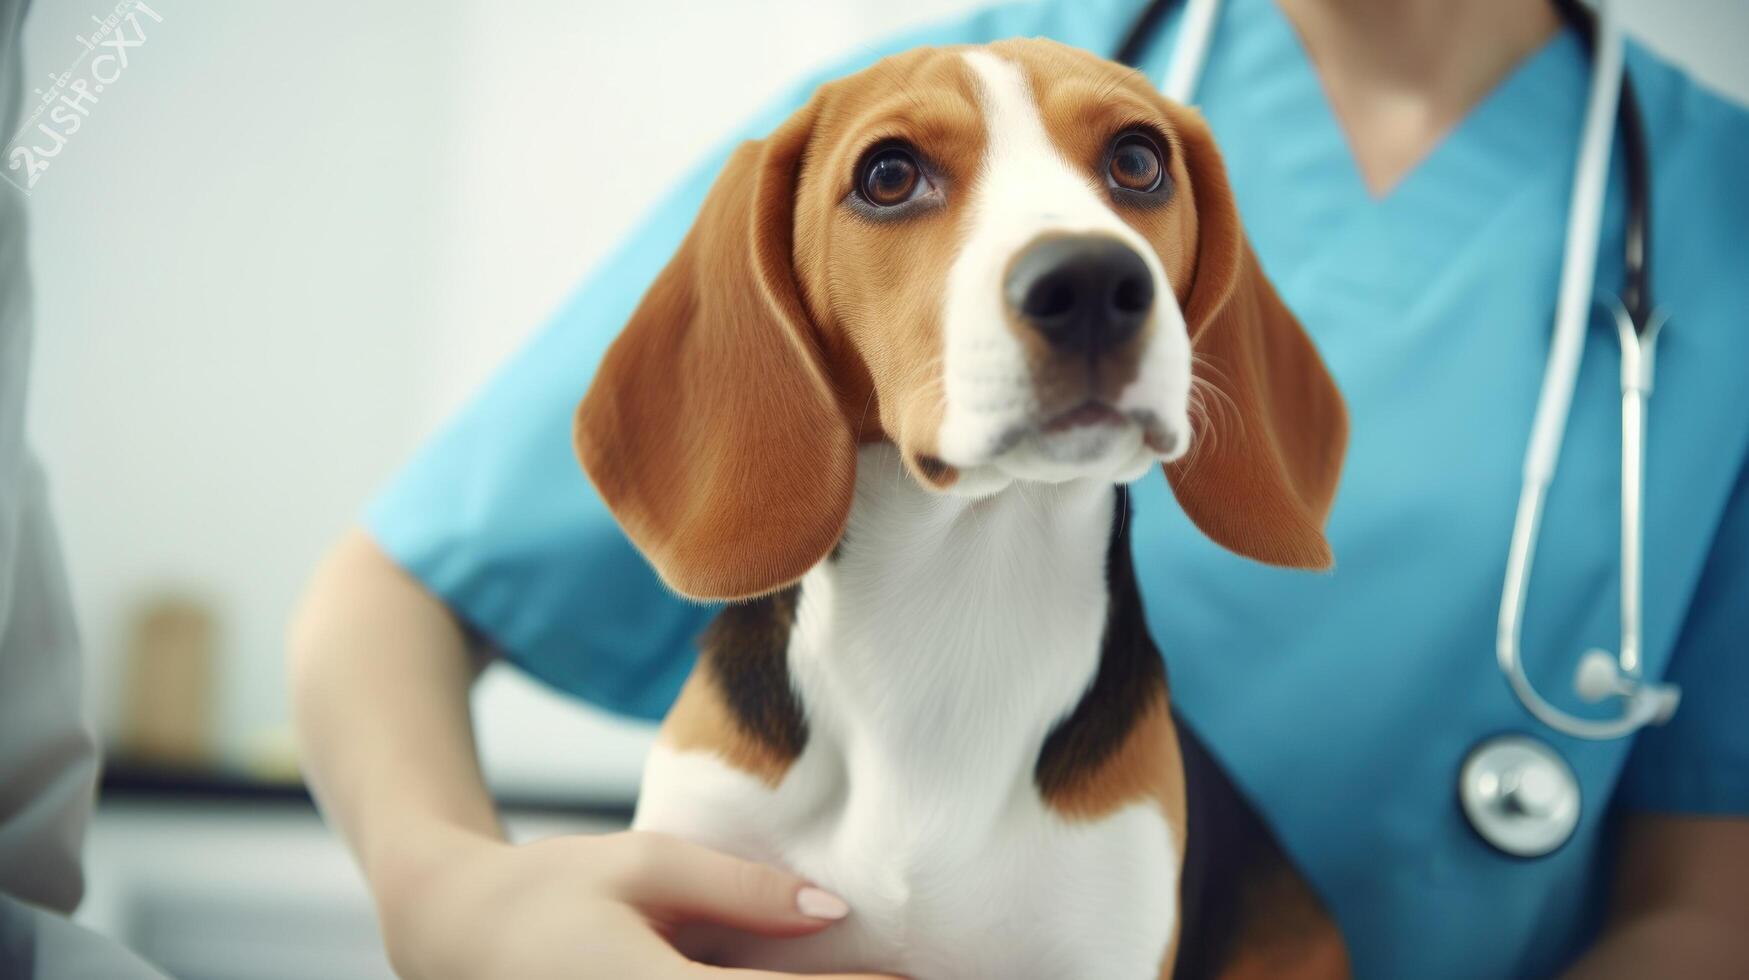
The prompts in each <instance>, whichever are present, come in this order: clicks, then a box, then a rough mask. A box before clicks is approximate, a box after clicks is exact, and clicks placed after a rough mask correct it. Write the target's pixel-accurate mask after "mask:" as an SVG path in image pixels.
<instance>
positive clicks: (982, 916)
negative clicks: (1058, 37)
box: [576, 41, 1347, 980]
mask: <svg viewBox="0 0 1749 980" xmlns="http://www.w3.org/2000/svg"><path fill="white" fill-rule="evenodd" d="M1134 134H1142V136H1143V137H1144V139H1145V141H1146V142H1148V143H1149V144H1150V145H1152V146H1153V147H1154V148H1155V150H1156V151H1158V155H1159V156H1160V157H1163V159H1160V160H1158V163H1159V164H1160V165H1161V166H1162V167H1163V168H1164V177H1163V179H1162V180H1161V181H1160V186H1158V187H1155V188H1150V189H1148V190H1147V191H1146V192H1145V193H1144V192H1137V191H1136V189H1135V188H1130V187H1126V186H1122V185H1120V184H1119V183H1114V182H1113V175H1114V174H1116V173H1117V171H1115V170H1113V162H1112V156H1113V153H1114V149H1113V147H1114V144H1116V143H1117V142H1118V141H1121V140H1125V139H1127V138H1130V137H1133V136H1134ZM893 147H899V148H900V149H901V150H902V151H903V152H902V154H901V155H902V156H903V155H907V154H908V155H909V157H910V159H912V160H913V162H914V163H915V165H916V173H915V175H914V176H915V177H916V178H917V181H918V182H917V183H916V184H914V185H912V186H911V189H910V191H909V192H908V193H909V196H908V197H907V199H906V200H905V201H904V202H902V203H901V204H899V205H896V206H888V205H884V204H882V205H877V204H875V203H874V201H873V199H872V198H870V197H869V196H868V195H867V194H865V193H864V190H866V187H867V186H868V185H867V184H866V183H859V182H862V181H864V180H865V178H866V177H867V168H868V167H869V166H870V165H871V164H870V160H871V156H872V155H876V154H880V153H882V152H885V151H886V150H890V149H891V148H893ZM1050 242H1059V243H1061V242H1067V243H1068V244H1067V245H1066V246H1063V247H1065V248H1067V249H1068V250H1069V251H1071V252H1073V251H1074V250H1075V249H1081V248H1083V247H1086V248H1093V249H1096V250H1097V249H1099V248H1104V249H1106V250H1107V251H1111V250H1113V249H1115V250H1116V251H1117V252H1121V253H1123V254H1124V255H1126V256H1134V257H1139V262H1136V263H1133V266H1134V268H1135V269H1136V270H1137V271H1135V272H1134V276H1136V277H1143V278H1145V280H1146V283H1145V286H1147V287H1148V288H1145V289H1142V290H1141V292H1140V293H1136V292H1135V290H1134V289H1133V288H1132V289H1131V293H1129V294H1126V296H1128V299H1127V300H1125V301H1124V302H1126V303H1128V305H1129V306H1130V307H1134V309H1132V310H1130V312H1131V313H1134V314H1135V317H1136V319H1134V320H1132V321H1126V322H1129V323H1130V327H1131V328H1133V329H1129V330H1125V331H1122V332H1118V331H1115V330H1114V331H1112V332H1110V333H1109V334H1107V335H1101V334H1100V333H1099V330H1101V329H1104V328H1090V329H1092V333H1089V334H1087V335H1085V336H1081V335H1077V336H1078V337H1079V341H1078V342H1065V341H1064V340H1063V338H1062V336H1061V335H1058V334H1050V333H1048V332H1047V331H1043V330H1041V328H1040V326H1039V324H1040V323H1042V322H1045V321H1044V320H1043V319H1041V318H1040V317H1042V316H1043V315H1044V314H1041V313H1040V312H1039V311H1040V310H1041V309H1043V307H1038V306H1036V305H1031V304H1032V301H1031V300H1029V299H1028V298H1027V296H1030V295H1032V294H1025V295H1019V294H1017V293H1016V287H1015V282H1016V281H1017V279H1016V277H1017V276H1020V277H1022V282H1021V285H1022V286H1024V285H1026V284H1027V283H1028V282H1031V281H1032V280H1030V279H1026V278H1025V276H1026V275H1030V273H1025V274H1024V275H1023V273H1022V272H1020V271H1017V270H1019V269H1021V268H1022V258H1023V257H1024V256H1029V255H1030V256H1034V257H1035V258H1033V259H1027V260H1026V261H1028V262H1035V263H1036V261H1041V260H1037V259H1036V256H1037V255H1038V254H1041V253H1040V246H1041V245H1044V244H1046V243H1050ZM1048 254H1050V255H1055V254H1057V252H1049V253H1048ZM1102 254H1103V253H1102ZM1053 261H1054V260H1053ZM1100 261H1104V260H1100ZM1126 261H1129V259H1126ZM1099 274H1100V275H1104V273H1103V272H1101V273H1099ZM1114 275H1115V274H1114ZM1099 282H1100V283H1105V282H1106V280H1105V279H1101V280H1099ZM1136 285H1137V284H1136V283H1134V282H1132V283H1130V284H1129V287H1126V288H1131V287H1134V286H1136ZM1099 288H1104V286H1103V285H1102V286H1100V287H1099ZM1137 295H1141V296H1143V300H1141V301H1137V300H1136V296H1137ZM1148 297H1152V298H1148ZM1102 302H1103V300H1102ZM1113 302H1116V301H1113ZM1047 305H1048V304H1047ZM1138 311H1139V312H1138ZM1126 315H1127V314H1126ZM1113 316H1116V314H1113ZM1075 322H1077V323H1079V322H1081V321H1079V320H1077V321H1075ZM1089 338H1090V339H1089ZM1193 409H1195V410H1196V411H1194V412H1193ZM1193 418H1194V419H1195V420H1196V421H1194V422H1193ZM576 435H577V444H578V451H579V455H580V458H581V459H582V461H583V464H584V467H585V469H586V470H587V472H588V474H589V476H590V478H591V479H592V480H593V481H594V483H595V485H596V487H597V488H598V490H599V491H600V492H601V494H602V496H603V498H604V499H605V500H606V502H607V503H608V505H609V506H610V507H611V508H612V509H613V511H614V513H615V515H616V517H617V518H618V519H619V521H620V522H621V524H622V525H623V527H624V528H625V529H626V531H627V533H628V534H629V535H630V536H631V538H632V540H633V541H634V542H635V543H636V544H637V545H638V546H639V547H640V549H641V550H642V551H643V552H644V554H645V555H646V556H647V557H648V558H649V559H650V561H651V562H652V564H653V565H654V566H655V568H656V570H657V571H658V572H659V573H660V574H661V576H662V577H663V579H664V581H666V582H667V583H668V584H669V585H670V586H671V587H673V588H674V589H676V590H677V591H679V592H681V593H684V594H686V595H689V596H693V597H698V598H708V599H726V600H732V601H733V604H731V605H729V606H728V607H727V608H726V609H725V610H724V611H723V612H722V613H721V615H720V616H719V617H718V619H717V620H716V621H715V622H714V623H713V625H712V626H711V628H710V629H709V630H708V631H707V633H706V634H705V635H704V636H703V637H702V638H701V640H700V652H701V656H700V660H699V664H698V666H697V668H696V669H695V671H694V673H693V675H692V677H691V679H690V680H689V682H688V683H687V686H686V688H685V690H684V691H683V692H682V694H681V696H680V699H679V701H678V702H677V703H676V704H675V706H674V709H673V710H672V712H671V713H670V715H669V717H668V719H667V721H666V723H665V724H664V726H663V729H662V734H661V737H660V739H659V742H658V745H657V747H656V749H655V750H654V752H653V753H652V755H651V758H650V761H649V764H648V767H647V769H646V771H645V776H644V784H643V791H642V795H641V797H640V801H639V806H638V812H637V817H636V822H635V825H636V826H637V827H639V828H641V829H647V830H659V831H666V832H671V833H675V834H679V835H682V836H684V837H687V838H690V839H693V840H696V841H699V842H702V843H705V844H708V845H710V846H713V847H716V848H720V849H722V850H724V851H728V852H731V853H735V854H739V855H743V856H746V857H749V858H754V859H758V860H761V861H767V862H771V863H773V864H777V865H781V866H784V867H787V868H790V869H792V870H794V871H795V872H797V873H798V874H800V875H803V876H805V877H807V878H809V879H811V880H812V881H814V882H817V883H818V884H820V885H821V886H822V887H825V888H827V889H829V890H831V891H833V892H835V893H837V894H839V895H841V896H843V897H844V898H845V899H846V900H847V901H848V902H849V904H850V906H851V907H852V909H853V910H854V911H853V914H852V915H851V916H850V918H848V919H847V920H845V921H844V922H842V923H839V924H837V925H834V926H833V927H831V928H830V929H827V930H825V931H823V932H821V933H819V934H817V935H814V936H811V937H807V938H803V939H783V940H773V939H761V938H758V937H753V936H747V935H741V934H733V933H726V932H725V933H718V934H700V935H694V936H689V937H687V940H686V941H687V942H688V944H689V946H690V947H691V948H693V949H694V950H698V951H702V953H701V955H705V956H708V957H709V958H711V959H713V960H715V961H718V962H723V963H729V964H734V965H748V966H760V967H767V968H773V969H780V970H795V971H806V972H815V971H825V970H847V969H856V970H865V969H866V970H880V971H889V972H895V973H901V974H904V975H906V976H910V977H915V978H919V980H946V978H970V977H1004V978H1031V977H1038V978H1079V977H1086V978H1099V980H1122V978H1132V977H1133V978H1141V977H1160V976H1171V975H1173V974H1174V972H1176V973H1177V974H1178V975H1180V976H1192V975H1194V976H1213V975H1226V976H1243V975H1258V976H1263V975H1281V974H1282V973H1283V972H1292V971H1296V970H1297V971H1300V973H1301V974H1302V975H1307V976H1312V975H1317V976H1326V975H1341V974H1343V973H1345V972H1346V969H1347V961H1346V955H1345V953H1344V951H1343V947H1342V944H1341V940H1340V937H1339V935H1337V934H1336V932H1335V930H1334V928H1333V926H1331V924H1330V921H1329V919H1328V917H1327V915H1325V914H1324V912H1323V910H1322V907H1321V905H1320V904H1319V902H1318V900H1317V898H1316V896H1315V895H1314V894H1313V893H1312V892H1311V890H1310V889H1309V888H1307V887H1306V886H1305V884H1304V882H1303V880H1302V879H1300V878H1299V876H1298V875H1297V873H1296V872H1294V871H1293V870H1292V868H1291V866H1290V865H1289V864H1287V863H1286V861H1285V860H1284V859H1283V858H1282V856H1281V853H1280V851H1279V849H1277V848H1276V847H1275V845H1274V841H1273V838H1272V837H1271V836H1270V835H1269V833H1268V831H1267V829H1266V827H1265V826H1264V825H1263V823H1262V822H1261V821H1259V820H1258V819H1257V817H1256V815H1255V813H1253V812H1251V810H1250V809H1249V807H1248V806H1246V805H1245V804H1244V802H1243V798H1242V795H1241V794H1238V793H1237V792H1236V791H1235V790H1234V789H1233V787H1232V785H1231V784H1230V783H1229V782H1228V781H1227V780H1226V778H1225V777H1224V775H1222V774H1221V773H1220V770H1219V767H1218V765H1216V764H1215V763H1214V762H1213V760H1212V758H1211V757H1210V756H1209V754H1208V753H1207V752H1206V751H1204V750H1203V749H1202V747H1201V746H1200V744H1199V743H1198V742H1197V741H1196V739H1195V736H1194V733H1192V732H1190V730H1189V729H1188V728H1186V727H1185V726H1183V725H1181V724H1179V723H1178V722H1177V721H1176V719H1175V717H1174V715H1173V714H1172V712H1171V709H1170V707H1169V702H1168V698H1167V689H1166V683H1165V676H1164V670H1163V668H1162V666H1161V661H1160V657H1159V654H1158V652H1157V650H1156V649H1155V647H1154V645H1153V642H1152V641H1151V639H1150V638H1149V635H1148V630H1147V624H1146V623H1145V621H1144V620H1143V617H1142V607H1141V600H1140V598H1139V595H1138V594H1137V591H1136V586H1135V581H1134V577H1133V574H1132V573H1131V571H1130V557H1129V543H1128V538H1127V534H1125V533H1124V527H1125V520H1124V518H1125V514H1126V506H1127V505H1126V503H1125V502H1124V498H1123V497H1122V495H1121V491H1119V490H1117V489H1114V488H1116V487H1120V486H1121V485H1122V484H1124V483H1128V482H1130V481H1133V480H1136V479H1140V478H1142V477H1143V476H1144V475H1145V474H1146V473H1147V472H1148V471H1149V470H1151V469H1152V468H1153V467H1154V466H1155V465H1156V464H1161V463H1163V464H1164V465H1165V470H1166V475H1167V478H1168V479H1169V480H1170V482H1171V484H1172V487H1173V490H1174V491H1175V494H1176V496H1177V497H1178V499H1179V501H1180V502H1181V504H1182V505H1183V506H1184V508H1185V509H1186V511H1187V513H1188V514H1189V515H1190V516H1191V518H1192V519H1193V520H1194V521H1195V522H1196V523H1197V525H1198V526H1199V527H1201V528H1202V529H1203V530H1204V531H1205V532H1206V533H1208V534H1209V535H1210V536H1211V537H1212V538H1214V539H1215V540H1216V541H1218V542H1220V543H1221V544H1223V545H1225V546H1226V547H1229V548H1231V549H1233V550H1235V551H1237V552H1239V553H1241V554H1244V555H1247V556H1250V557H1253V558H1256V559H1259V560H1262V561H1266V562H1271V563H1275V564H1282V565H1291V566H1299V567H1308V568H1317V567H1325V566H1327V565H1328V564H1329V562H1330V554H1329V549H1328V546H1327V544H1326V543H1325V540H1324V537H1323V533H1322V526H1323V520H1324V517H1325V515H1326V513H1327V511H1328V508H1329V505H1330V501H1331V498H1332V496H1333V494H1334V492H1335V487H1336V482H1337V475H1338V472H1339V470H1340V462H1341V456H1342V447H1343V444H1344V441H1345V438H1346V422H1345V416H1344V414H1343V408H1342V403H1341V399H1340V396H1339V395H1338V394H1337V392H1336V389H1335V387H1334V385H1333V384H1332V382H1331V380H1330V378H1329V376H1328V374H1327V373H1326V371H1325V369H1324V367H1323V365H1322V363H1321V362H1320V360H1319V358H1318V356H1317V353H1316V350H1315V349H1314V348H1313V346H1312V344H1311V342H1310V341H1309V340H1308V339H1307V337H1306V336H1305V334H1304V333H1303V331H1302V330H1301V328H1300V327H1299V325H1298V323H1297V322H1296V321H1295V320H1294V319H1293V317H1292V315H1291V314H1290V313H1289V312H1288V311H1287V310H1286V308H1285V307H1284V306H1283V305H1282V303H1281V301H1280V300H1279V299H1278V298H1277V297H1276V295H1275V293H1274V291H1273V290H1272V289H1271V288H1270V286H1269V284H1268V282H1267V281H1266V280H1265V279H1264V277H1263V275H1262V273H1261V271H1260V270H1259V268H1258V266H1257V262H1256V260H1255V258H1253V256H1252V254H1251V251H1250V248H1249V246H1248V244H1247V243H1246V241H1245V237H1244V234H1243V231H1242V229H1241V228H1240V227H1239V221H1238V215H1237V213H1236V210H1235V207H1234V204H1233V200H1232V196H1231V193H1230V192H1229V190H1228V188H1227V185H1226V180H1225V175H1224V171H1223V169H1222V165H1221V162H1220V158H1219V156H1218V154H1217V152H1216V150H1215V147H1214V144H1213V141H1212V139H1211V137H1210V135H1209V132H1208V130H1207V128H1206V126H1205V125H1204V124H1203V122H1202V121H1201V119H1200V118H1199V117H1198V116H1196V115H1195V114H1194V113H1193V112H1191V111H1189V110H1187V109H1185V108H1183V107H1180V106H1177V105H1174V104H1171V103H1169V102H1167V101H1166V100H1165V99H1163V98H1162V97H1161V96H1160V95H1159V94H1158V93H1157V92H1156V91H1155V90H1154V89H1153V87H1152V86H1151V85H1150V84H1149V83H1148V81H1147V80H1146V79H1145V78H1143V77H1141V76H1139V75H1136V74H1134V73H1128V72H1126V71H1125V70H1124V69H1122V68H1120V67H1118V66H1115V65H1112V64H1110V63H1109V62H1106V61H1103V60H1101V59H1099V58H1096V57H1094V56H1092V55H1088V54H1085V53H1082V52H1079V51H1076V50H1073V49H1070V48H1066V47H1063V46H1061V45H1057V44H1054V43H1051V42H1047V41H1008V42H1002V43H999V44H994V45H990V46H987V47H975V48H943V49H923V50H918V51H913V52H910V53H907V54H904V55H900V56H897V57H894V58H890V59H888V60H886V61H883V62H881V63H879V64H877V65H875V66H874V67H872V68H870V69H868V70H866V71H864V72H861V73H859V74H856V75H853V76H850V77H848V78H845V79H842V80H840V81H837V82H833V83H831V84H829V85H826V86H824V87H822V88H821V89H820V91H819V92H818V93H817V94H816V95H815V96H814V97H813V99H812V100H811V101H810V102H809V103H808V104H807V105H806V106H805V107H804V108H802V109H801V110H800V111H799V112H797V113H796V114H795V115H794V116H793V117H792V118H791V119H790V120H789V121H788V122H786V123H785V124H784V125H783V126H781V127H780V128H779V129H778V130H777V131H776V132H775V133H773V134H772V135H771V136H770V137H768V138H766V139H764V140H760V141H756V142H750V143H748V144H745V145H744V146H742V147H741V148H740V149H739V150H738V151H737V152H736V153H735V154H734V156H733V157H732V158H731V160H730V161H729V163H728V166H727V167H726V169H725V170H724V172H723V174H722V176H721V177H720V178H719V179H718V181H717V183H716V185H715V186H714V188H713V189H712V191H711V193H710V195H709V198H708V199H707V201H706V202H705V205H704V208H703V211H702V213H701V214H700V216H699V218H698V222H697V224H696V225H695V227H694V228H693V230H692V232H691V233H690V234H689V235H688V237H687V239H686V241H685V242H684V244H683V245H682V246H681V248H680V250H679V253H678V254H677V255H676V256H675V258H674V260H673V261H672V263H671V264H670V265H669V266H668V267H667V269H666V270H665V271H664V272H663V273H662V274H661V276H660V277H659V278H658V279H657V281H656V282H655V284H654V285H653V286H652V287H651V289H650V291H649V293H648V294H647V296H646V297H645V299H644V301H643V304H642V305H641V306H640V307H639V309H638V310H637V312H636V313H635V314H634V316H633V318H632V320H631V322H630V323H629V324H628V325H627V327H626V329H625V331H624V333H623V334H622V335H621V336H620V337H619V338H618V340H617V341H616V342H615V343H614V345H613V347H612V348H611V349H610V351H609V352H608V354H607V357H606V359H605V360H604V362H603V364H602V366H601V369H600V372H599V374H598V376H597V378H596V380H595V382H594V384H593V386H592V387H591V389H590V392H589V394H588V396H587V397H586V398H585V400H584V402H583V404H582V406H581V407H580V409H579V411H578V417H577V427H576Z"/></svg>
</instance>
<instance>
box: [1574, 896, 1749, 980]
mask: <svg viewBox="0 0 1749 980" xmlns="http://www.w3.org/2000/svg"><path fill="white" fill-rule="evenodd" d="M1746 968H1749V936H1746V935H1745V933H1744V930H1743V924H1742V923H1740V922H1739V923H1729V922H1725V921H1723V920H1720V919H1717V918H1715V917H1710V916H1707V915H1705V914H1703V913H1699V912H1696V911H1692V910H1685V909H1668V910H1664V911H1661V912H1653V913H1647V914H1642V915H1638V916H1635V917H1634V918H1632V919H1628V920H1623V921H1619V922H1616V923H1614V924H1613V925H1612V926H1611V927H1610V928H1609V929H1608V930H1607V931H1605V933H1604V934H1603V937H1602V938H1601V939H1599V940H1598V942H1597V945H1596V946H1593V947H1592V948H1591V951H1590V952H1588V953H1586V954H1585V956H1584V957H1583V958H1582V959H1580V961H1579V962H1578V963H1576V964H1574V965H1573V967H1572V969H1570V970H1568V971H1567V973H1566V974H1565V976H1566V978H1567V980H1615V978H1618V977H1619V978H1622V980H1629V978H1636V980H1637V978H1640V977H1653V976H1667V977H1692V978H1694V980H1707V978H1709V977H1716V978H1719V980H1725V978H1734V977H1741V976H1743V975H1744V974H1743V971H1744V970H1745V969H1746Z"/></svg>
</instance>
